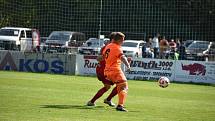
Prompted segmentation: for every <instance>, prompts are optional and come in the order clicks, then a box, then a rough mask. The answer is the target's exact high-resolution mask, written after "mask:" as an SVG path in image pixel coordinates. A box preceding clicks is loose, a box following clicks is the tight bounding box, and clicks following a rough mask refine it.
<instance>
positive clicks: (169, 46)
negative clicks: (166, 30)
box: [142, 34, 186, 60]
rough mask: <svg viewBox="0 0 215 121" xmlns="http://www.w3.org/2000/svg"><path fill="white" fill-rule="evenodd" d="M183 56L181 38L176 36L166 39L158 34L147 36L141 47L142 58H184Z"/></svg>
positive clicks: (183, 50) (183, 48) (183, 47)
mask: <svg viewBox="0 0 215 121" xmlns="http://www.w3.org/2000/svg"><path fill="white" fill-rule="evenodd" d="M185 56H186V53H185V46H184V45H183V41H182V40H180V39H179V38H176V39H170V40H169V41H168V40H167V39H166V38H165V36H160V34H156V36H154V37H148V38H147V40H146V44H145V45H144V46H143V47H142V57H143V58H157V59H173V60H184V59H185Z"/></svg>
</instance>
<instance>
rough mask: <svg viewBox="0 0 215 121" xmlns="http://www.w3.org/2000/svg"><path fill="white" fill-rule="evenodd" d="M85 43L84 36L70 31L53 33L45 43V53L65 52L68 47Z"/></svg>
mask: <svg viewBox="0 0 215 121" xmlns="http://www.w3.org/2000/svg"><path fill="white" fill-rule="evenodd" d="M83 42H85V34H84V33H81V32H71V31H53V32H52V33H51V34H50V35H49V37H48V38H47V40H46V41H45V47H44V49H45V51H47V52H67V51H68V49H69V48H70V47H78V46H81V45H82V44H83Z"/></svg>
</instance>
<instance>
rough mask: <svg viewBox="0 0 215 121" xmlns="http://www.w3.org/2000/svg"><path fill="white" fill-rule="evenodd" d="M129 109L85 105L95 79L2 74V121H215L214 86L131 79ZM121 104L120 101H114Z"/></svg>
mask: <svg viewBox="0 0 215 121" xmlns="http://www.w3.org/2000/svg"><path fill="white" fill-rule="evenodd" d="M128 83H129V93H128V98H127V101H126V108H127V109H128V110H129V112H118V111H116V110H115V108H112V107H109V106H107V105H105V104H104V103H103V99H104V98H105V97H107V94H108V93H109V92H110V91H109V92H108V93H106V94H104V95H103V96H102V97H101V98H100V99H99V100H98V101H97V102H96V104H97V106H96V107H87V106H85V105H86V102H87V101H88V100H89V99H90V98H91V97H92V96H93V95H94V94H95V93H96V92H97V91H98V89H99V88H100V87H101V86H102V83H101V82H99V81H97V79H96V77H83V76H68V75H55V74H41V73H24V72H8V71H0V121H117V120H118V121H213V120H215V87H214V86H207V85H193V84H179V83H171V85H170V86H169V87H167V88H160V87H159V86H158V85H157V83H156V82H150V81H134V80H129V82H128ZM113 101H114V102H115V103H116V102H117V97H115V98H114V99H113Z"/></svg>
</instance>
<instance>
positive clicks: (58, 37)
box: [49, 32, 70, 41]
mask: <svg viewBox="0 0 215 121" xmlns="http://www.w3.org/2000/svg"><path fill="white" fill-rule="evenodd" d="M69 37H70V33H57V32H56V33H53V34H51V36H50V37H49V40H61V41H68V40H69Z"/></svg>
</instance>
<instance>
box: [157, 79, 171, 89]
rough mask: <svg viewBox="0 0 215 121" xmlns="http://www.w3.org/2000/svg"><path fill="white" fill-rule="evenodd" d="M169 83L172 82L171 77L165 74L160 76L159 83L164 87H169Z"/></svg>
mask: <svg viewBox="0 0 215 121" xmlns="http://www.w3.org/2000/svg"><path fill="white" fill-rule="evenodd" d="M169 84H170V80H169V78H167V77H165V76H162V77H160V78H159V80H158V85H159V86H160V87H162V88H166V87H168V86H169Z"/></svg>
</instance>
